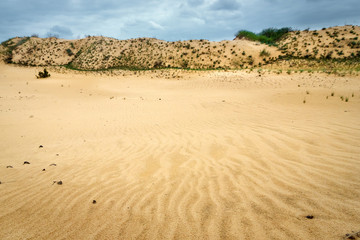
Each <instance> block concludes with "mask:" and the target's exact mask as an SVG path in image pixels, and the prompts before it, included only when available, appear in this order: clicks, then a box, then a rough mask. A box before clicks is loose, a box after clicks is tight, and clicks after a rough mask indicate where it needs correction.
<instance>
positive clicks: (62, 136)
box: [0, 65, 360, 239]
mask: <svg viewBox="0 0 360 240" xmlns="http://www.w3.org/2000/svg"><path fill="white" fill-rule="evenodd" d="M35 74H36V69H33V68H19V67H15V66H8V65H0V97H1V98H0V133H1V139H2V140H1V141H0V181H1V184H0V226H1V227H0V239H341V238H343V237H344V236H345V234H347V233H351V232H352V231H354V232H357V231H360V225H359V224H360V201H359V199H360V187H359V186H360V177H359V173H360V125H359V122H360V78H359V77H354V76H352V77H350V76H349V77H336V76H328V75H320V74H319V75H317V74H312V75H311V76H309V74H308V73H302V74H292V75H287V74H283V75H271V74H265V75H263V76H261V77H259V76H258V74H255V73H245V72H244V71H242V72H200V73H189V74H186V73H183V78H180V79H177V80H169V79H163V78H150V76H147V74H145V75H143V76H140V77H137V76H129V77H118V76H117V77H105V76H100V75H96V74H88V75H81V74H60V73H53V74H52V77H51V78H49V79H45V80H39V79H36V78H35V77H34V75H35ZM332 92H334V96H331V93H332ZM352 94H354V96H352ZM341 96H343V97H344V101H342V100H341V99H340V97H341ZM346 97H348V102H345V99H346ZM304 101H305V103H304ZM40 145H42V146H43V147H42V148H39V146H40ZM24 161H28V162H30V164H23V162H24ZM53 163H54V164H56V166H49V165H50V164H53ZM7 166H12V168H10V167H9V168H7ZM43 169H45V171H43ZM60 180H61V181H62V182H63V184H62V185H58V184H57V183H56V182H55V183H54V181H60ZM93 200H96V203H93ZM309 215H311V216H313V219H308V218H306V216H309Z"/></svg>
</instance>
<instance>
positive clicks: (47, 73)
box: [36, 68, 50, 78]
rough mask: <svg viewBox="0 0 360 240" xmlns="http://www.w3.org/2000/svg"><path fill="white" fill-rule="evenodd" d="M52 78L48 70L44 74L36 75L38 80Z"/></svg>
mask: <svg viewBox="0 0 360 240" xmlns="http://www.w3.org/2000/svg"><path fill="white" fill-rule="evenodd" d="M48 77H50V74H49V72H48V71H47V70H46V68H44V71H43V72H41V71H40V72H39V75H36V78H48Z"/></svg>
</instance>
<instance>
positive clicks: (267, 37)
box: [236, 27, 293, 45]
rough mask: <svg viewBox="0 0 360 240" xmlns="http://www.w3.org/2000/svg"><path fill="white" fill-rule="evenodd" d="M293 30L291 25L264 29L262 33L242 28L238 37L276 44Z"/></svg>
mask: <svg viewBox="0 0 360 240" xmlns="http://www.w3.org/2000/svg"><path fill="white" fill-rule="evenodd" d="M291 31H293V30H292V29H291V28H289V27H284V28H280V29H277V28H267V29H264V30H262V31H261V32H260V33H258V34H255V33H253V32H250V31H247V30H240V31H239V32H238V33H237V34H236V37H238V38H240V39H241V38H245V39H248V40H251V41H259V42H261V43H266V44H270V45H272V44H275V43H276V42H277V41H278V40H280V39H281V38H282V37H283V36H284V35H285V34H287V33H288V32H291Z"/></svg>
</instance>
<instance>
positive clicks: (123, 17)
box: [0, 0, 360, 42]
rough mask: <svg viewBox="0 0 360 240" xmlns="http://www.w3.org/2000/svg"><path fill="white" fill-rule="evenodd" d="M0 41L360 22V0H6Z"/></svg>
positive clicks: (221, 34)
mask: <svg viewBox="0 0 360 240" xmlns="http://www.w3.org/2000/svg"><path fill="white" fill-rule="evenodd" d="M0 23H1V24H0V42H3V41H5V40H7V39H9V38H12V37H16V36H31V35H37V36H39V37H48V36H57V37H59V38H65V39H77V38H83V37H86V36H88V35H91V36H100V35H102V36H106V37H113V38H117V39H130V38H138V37H154V38H158V39H161V40H167V41H178V40H189V39H208V40H211V41H221V40H231V39H233V38H234V36H235V34H236V33H237V32H238V31H239V30H249V31H253V32H260V31H261V30H263V29H265V28H270V27H274V28H281V27H292V28H294V29H297V30H303V29H307V28H310V29H321V28H323V27H331V26H343V25H349V24H351V25H360V0H176V1H173V0H163V1H160V0H130V1H125V0H0Z"/></svg>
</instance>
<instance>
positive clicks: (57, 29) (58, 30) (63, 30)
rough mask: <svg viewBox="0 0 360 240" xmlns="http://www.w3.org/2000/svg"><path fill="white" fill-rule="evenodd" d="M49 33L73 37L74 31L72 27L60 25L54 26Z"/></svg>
mask: <svg viewBox="0 0 360 240" xmlns="http://www.w3.org/2000/svg"><path fill="white" fill-rule="evenodd" d="M47 35H57V36H62V37H64V38H71V37H73V33H72V31H71V29H70V28H67V27H62V26H58V25H55V26H53V27H52V28H51V29H50V31H49V32H48V33H47Z"/></svg>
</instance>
